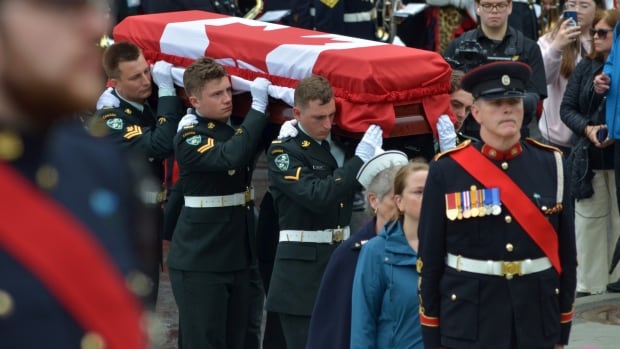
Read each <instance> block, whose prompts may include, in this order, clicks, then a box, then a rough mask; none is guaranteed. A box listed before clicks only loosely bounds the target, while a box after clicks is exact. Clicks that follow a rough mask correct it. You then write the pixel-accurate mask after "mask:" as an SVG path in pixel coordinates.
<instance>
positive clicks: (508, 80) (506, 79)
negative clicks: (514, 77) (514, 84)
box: [502, 74, 510, 86]
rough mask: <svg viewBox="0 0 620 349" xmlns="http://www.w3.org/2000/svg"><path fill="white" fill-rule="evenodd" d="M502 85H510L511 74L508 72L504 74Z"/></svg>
mask: <svg viewBox="0 0 620 349" xmlns="http://www.w3.org/2000/svg"><path fill="white" fill-rule="evenodd" d="M502 85H504V86H508V85H510V76H508V75H506V74H504V75H502Z"/></svg>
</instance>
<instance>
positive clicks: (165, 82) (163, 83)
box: [151, 61, 174, 89]
mask: <svg viewBox="0 0 620 349" xmlns="http://www.w3.org/2000/svg"><path fill="white" fill-rule="evenodd" d="M151 75H153V81H154V82H155V84H156V85H157V87H159V88H165V89H174V82H172V64H170V63H168V62H166V61H157V62H155V65H153V70H152V71H151Z"/></svg>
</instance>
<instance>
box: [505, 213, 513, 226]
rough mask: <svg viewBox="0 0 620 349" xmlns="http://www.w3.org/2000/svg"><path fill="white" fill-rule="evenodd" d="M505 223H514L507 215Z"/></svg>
mask: <svg viewBox="0 0 620 349" xmlns="http://www.w3.org/2000/svg"><path fill="white" fill-rule="evenodd" d="M504 221H505V222H506V223H508V224H510V223H512V216H509V215H506V217H504Z"/></svg>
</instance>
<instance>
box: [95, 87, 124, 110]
mask: <svg viewBox="0 0 620 349" xmlns="http://www.w3.org/2000/svg"><path fill="white" fill-rule="evenodd" d="M119 105H121V101H120V99H118V97H116V96H115V95H113V94H112V88H111V87H108V88H107V89H106V90H105V91H103V93H102V94H101V96H99V99H98V100H97V110H99V109H103V108H104V107H114V108H118V106H119Z"/></svg>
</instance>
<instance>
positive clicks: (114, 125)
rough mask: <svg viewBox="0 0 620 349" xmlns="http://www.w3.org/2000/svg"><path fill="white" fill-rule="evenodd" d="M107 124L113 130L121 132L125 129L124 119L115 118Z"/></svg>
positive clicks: (107, 121)
mask: <svg viewBox="0 0 620 349" xmlns="http://www.w3.org/2000/svg"><path fill="white" fill-rule="evenodd" d="M105 124H106V125H108V127H109V128H111V129H113V130H117V131H120V130H122V129H123V119H121V118H113V119H109V120H106V122H105Z"/></svg>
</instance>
